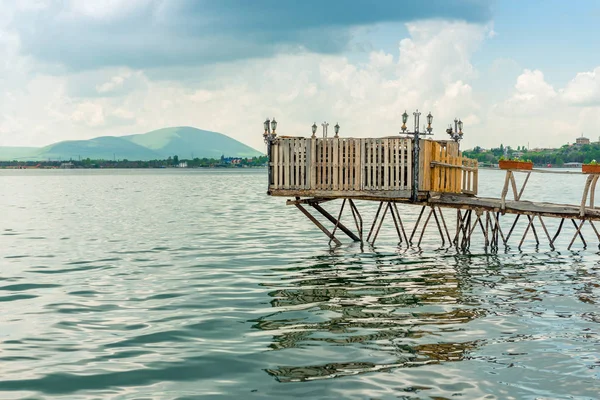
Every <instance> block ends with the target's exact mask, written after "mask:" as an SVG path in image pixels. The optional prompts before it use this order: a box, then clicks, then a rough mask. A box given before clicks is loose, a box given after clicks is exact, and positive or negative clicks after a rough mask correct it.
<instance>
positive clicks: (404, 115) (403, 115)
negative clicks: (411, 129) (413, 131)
mask: <svg viewBox="0 0 600 400" xmlns="http://www.w3.org/2000/svg"><path fill="white" fill-rule="evenodd" d="M406 121H408V114H407V113H406V110H404V114H402V128H401V129H402V133H404V132H406Z"/></svg>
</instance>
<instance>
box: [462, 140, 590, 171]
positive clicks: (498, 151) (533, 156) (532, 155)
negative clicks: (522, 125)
mask: <svg viewBox="0 0 600 400" xmlns="http://www.w3.org/2000/svg"><path fill="white" fill-rule="evenodd" d="M463 155H464V156H465V157H469V158H474V159H476V160H477V161H479V162H480V163H489V164H497V163H498V161H499V159H500V157H505V158H509V159H512V158H519V159H522V160H531V161H533V163H534V164H535V165H544V166H545V165H548V164H551V165H552V166H557V167H561V166H562V165H564V164H565V163H571V162H577V163H582V164H587V163H590V162H591V161H592V160H596V161H598V162H600V143H590V144H583V145H578V144H574V145H568V144H565V145H564V146H562V147H560V148H557V149H534V150H529V149H527V148H526V147H525V146H519V147H517V149H513V148H511V147H510V146H506V147H504V146H503V145H500V147H496V148H492V149H489V150H484V149H482V148H481V147H479V146H476V147H475V148H473V149H472V150H465V151H463Z"/></svg>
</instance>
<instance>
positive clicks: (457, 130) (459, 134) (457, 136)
mask: <svg viewBox="0 0 600 400" xmlns="http://www.w3.org/2000/svg"><path fill="white" fill-rule="evenodd" d="M462 130H463V122H462V121H461V120H460V119H456V118H454V131H453V130H452V125H449V126H448V129H446V133H447V134H448V135H450V139H452V140H454V141H455V142H456V143H458V142H460V141H461V139H462V138H463V131H462Z"/></svg>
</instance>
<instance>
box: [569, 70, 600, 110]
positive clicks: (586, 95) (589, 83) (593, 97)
mask: <svg viewBox="0 0 600 400" xmlns="http://www.w3.org/2000/svg"><path fill="white" fill-rule="evenodd" d="M561 94H562V97H563V99H564V100H565V101H566V102H567V103H569V104H572V105H577V106H589V105H600V67H597V68H596V69H594V70H592V71H589V72H580V73H578V74H577V75H576V76H575V78H573V79H572V80H571V81H570V82H569V83H568V84H567V86H566V87H565V89H564V90H563V91H562V93H561Z"/></svg>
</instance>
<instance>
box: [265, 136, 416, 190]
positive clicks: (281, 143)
mask: <svg viewBox="0 0 600 400" xmlns="http://www.w3.org/2000/svg"><path fill="white" fill-rule="evenodd" d="M411 167H412V144H411V141H410V139H406V138H382V139H356V138H327V139H323V138H310V139H306V138H278V139H276V140H275V141H274V142H273V143H272V144H271V163H270V168H271V185H270V187H271V189H301V190H332V191H365V190H378V191H379V190H409V189H410V188H411Z"/></svg>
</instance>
